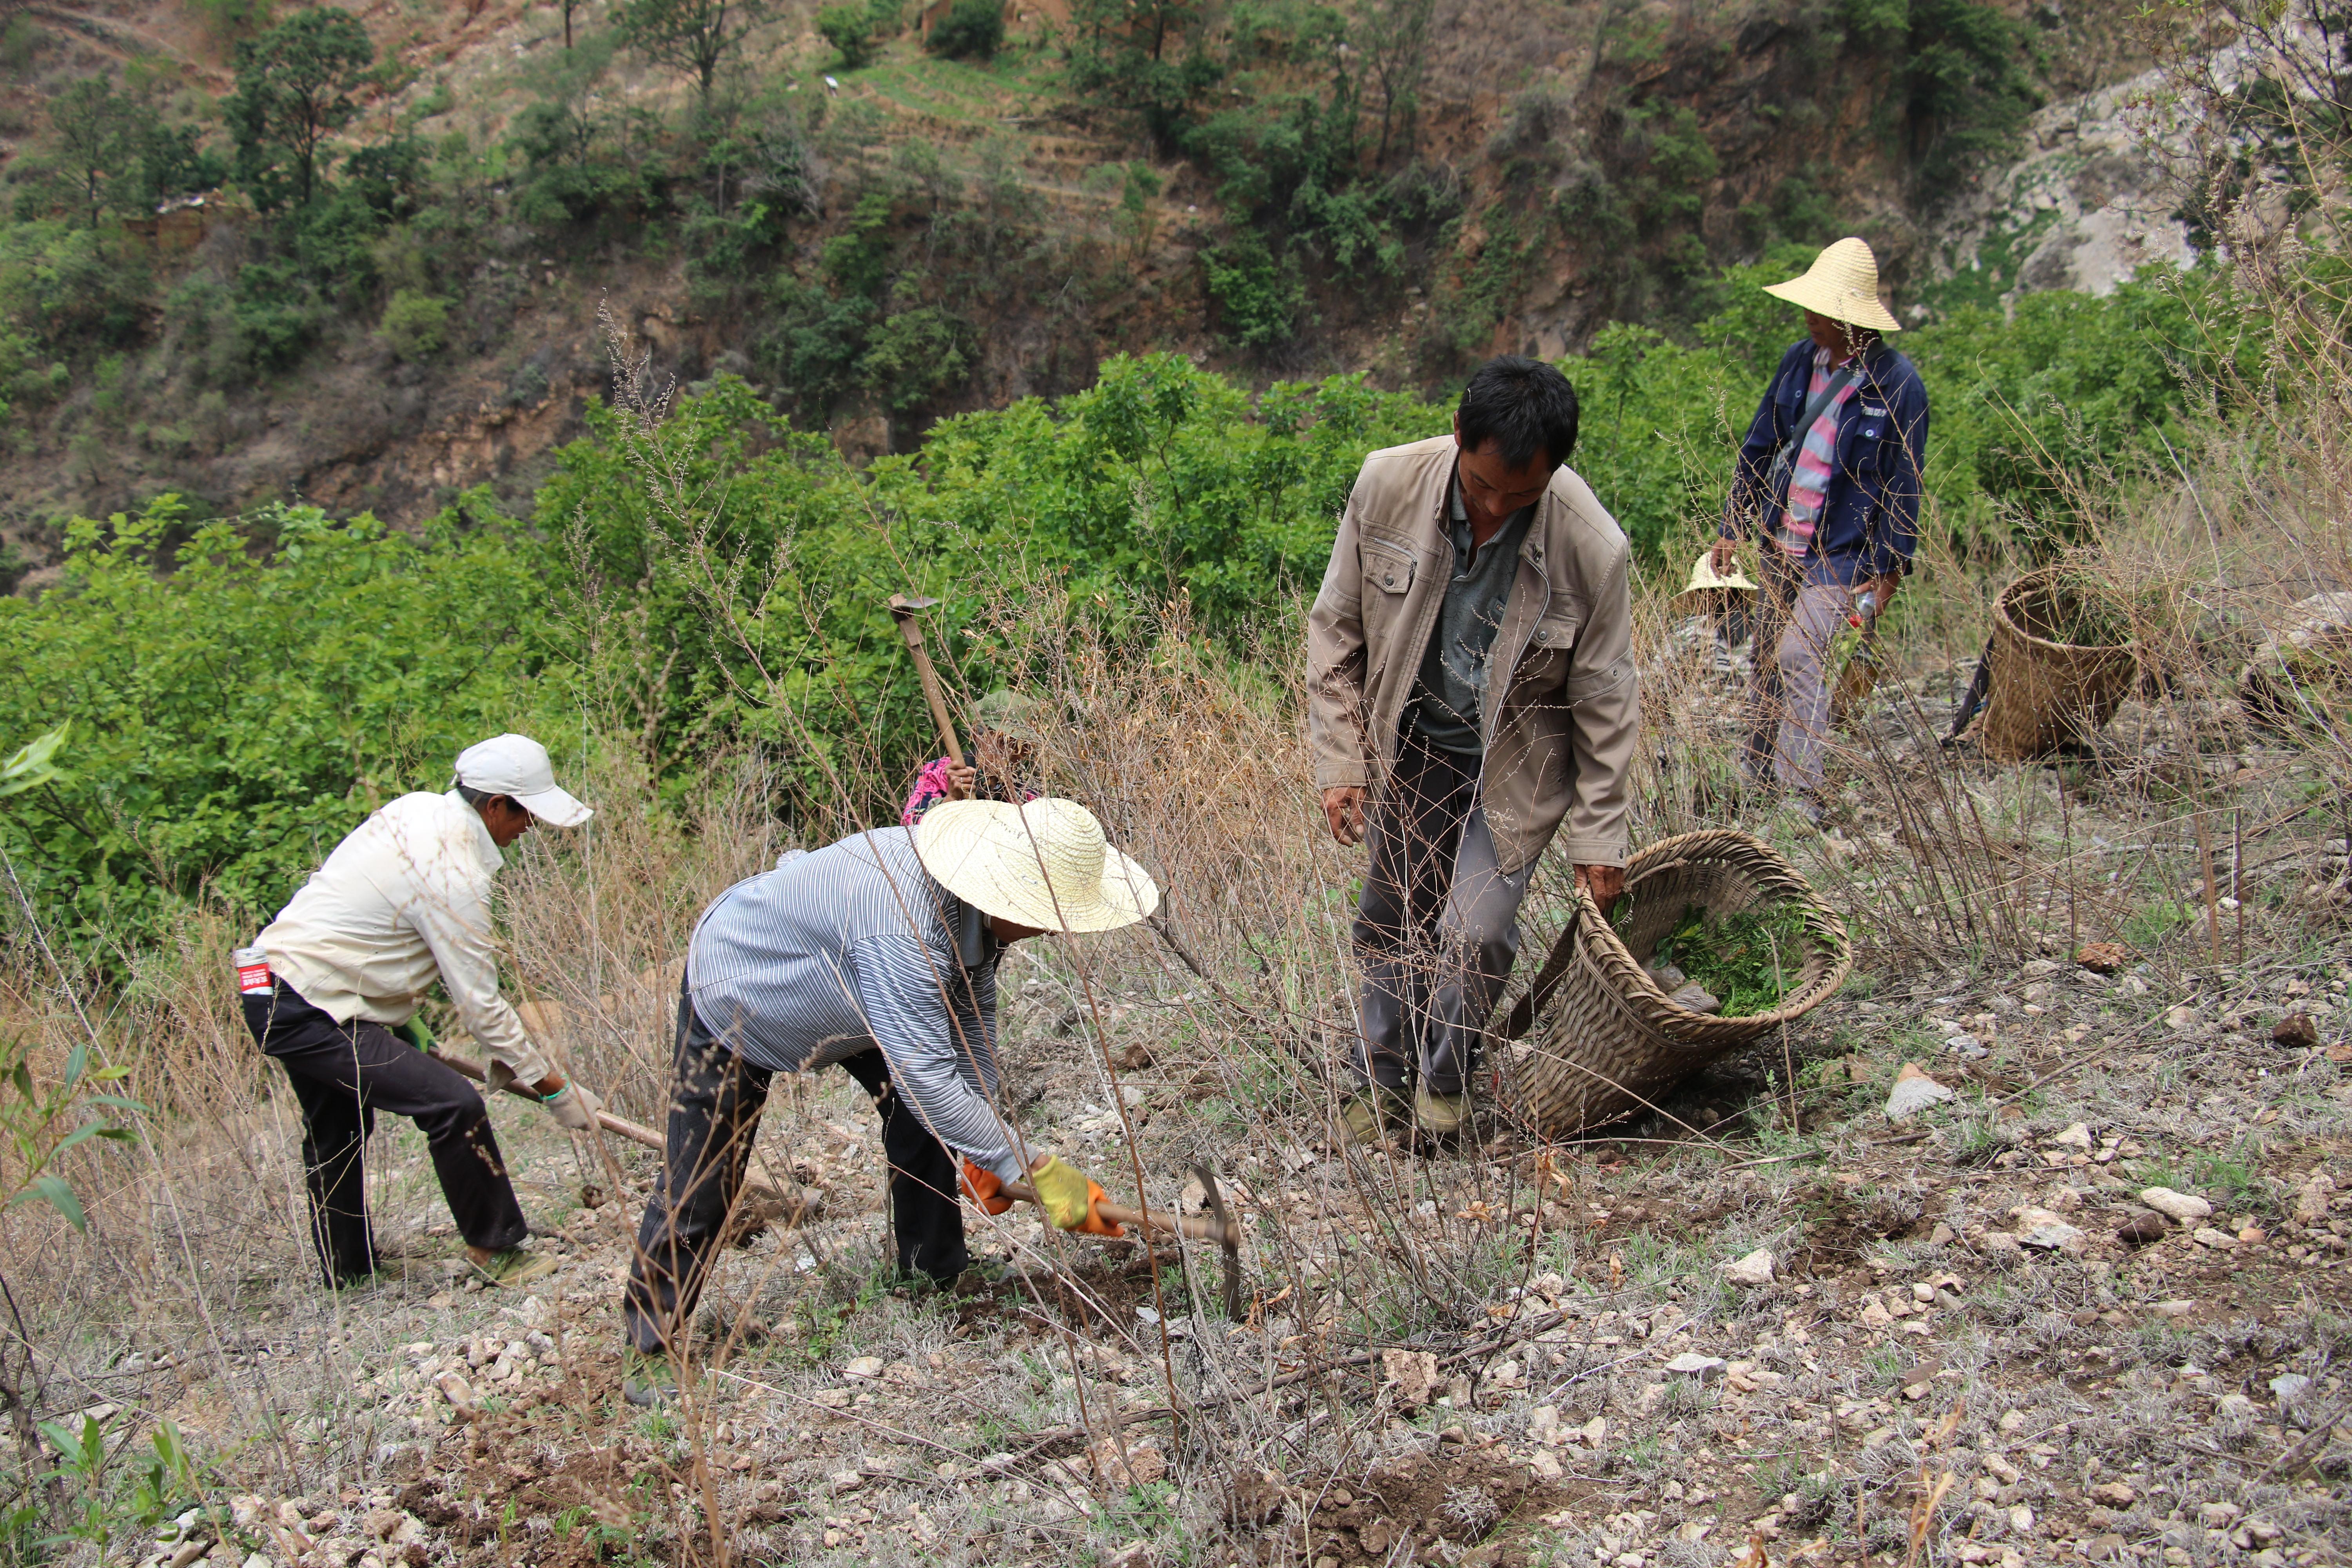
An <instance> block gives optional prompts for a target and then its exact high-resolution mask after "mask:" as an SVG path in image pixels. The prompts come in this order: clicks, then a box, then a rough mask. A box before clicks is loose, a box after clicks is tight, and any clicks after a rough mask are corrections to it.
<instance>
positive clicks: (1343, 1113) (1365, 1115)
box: [1339, 1086, 1408, 1149]
mask: <svg viewBox="0 0 2352 1568" xmlns="http://www.w3.org/2000/svg"><path fill="white" fill-rule="evenodd" d="M1407 1119H1408V1111H1407V1108H1406V1105H1405V1099H1404V1091H1403V1090H1402V1089H1381V1088H1379V1087H1377V1086H1375V1087H1373V1088H1370V1089H1364V1090H1362V1091H1361V1092H1360V1093H1358V1094H1357V1095H1355V1096H1354V1097H1352V1098H1351V1099H1349V1101H1348V1103H1347V1105H1346V1106H1345V1107H1343V1108H1342V1109H1341V1110H1340V1112H1339V1120H1340V1122H1341V1124H1342V1125H1344V1126H1345V1127H1346V1129H1347V1131H1348V1142H1350V1143H1354V1144H1357V1145H1358V1146H1360V1147H1362V1148H1367V1149H1369V1148H1372V1147H1374V1146H1376V1145H1378V1144H1379V1143H1381V1142H1383V1141H1384V1140H1385V1139H1386V1138H1387V1136H1388V1134H1389V1133H1390V1132H1391V1131H1396V1130H1399V1129H1401V1128H1402V1127H1403V1126H1404V1125H1405V1123H1406V1121H1407Z"/></svg>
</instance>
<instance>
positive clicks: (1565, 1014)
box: [1510, 828, 1853, 1138]
mask: <svg viewBox="0 0 2352 1568" xmlns="http://www.w3.org/2000/svg"><path fill="white" fill-rule="evenodd" d="M1625 897H1626V899H1627V900H1629V902H1630V906H1631V907H1630V910H1628V911H1627V912H1626V913H1625V915H1624V917H1623V919H1624V925H1625V933H1624V935H1623V936H1622V937H1621V936H1620V935H1619V934H1618V931H1617V930H1616V929H1615V928H1614V927H1612V925H1611V924H1610V922H1609V921H1606V920H1603V919H1602V918H1601V911H1600V910H1599V909H1598V908H1596V907H1595V906H1594V904H1593V902H1592V900H1591V897H1590V896H1589V895H1588V894H1586V893H1585V892H1584V891H1583V890H1582V889H1578V890H1577V892H1576V894H1575V898H1576V900H1577V918H1576V921H1575V924H1574V927H1573V929H1572V932H1571V933H1570V934H1571V935H1572V937H1573V942H1572V943H1571V944H1570V946H1569V947H1568V948H1567V949H1566V950H1564V951H1562V950H1556V951H1555V952H1554V953H1553V954H1552V959H1551V962H1549V963H1547V964H1546V965H1545V966H1544V970H1543V973H1541V974H1540V975H1538V978H1537V981H1536V984H1535V985H1534V987H1532V988H1531V990H1530V993H1529V996H1530V997H1531V998H1532V999H1533V1002H1534V1005H1532V1007H1529V1008H1528V1010H1529V1012H1530V1013H1531V1014H1532V1017H1531V1019H1530V1020H1528V1021H1530V1022H1531V1023H1532V1028H1531V1029H1530V1030H1529V1031H1528V1044H1526V1045H1524V1046H1521V1047H1517V1049H1516V1050H1515V1051H1514V1052H1513V1053H1512V1067H1511V1073H1510V1077H1511V1095H1512V1100H1514V1102H1515V1103H1516V1106H1517V1110H1518V1112H1519V1114H1521V1115H1522V1116H1524V1117H1525V1118H1526V1119H1527V1121H1528V1122H1530V1123H1531V1124H1532V1125H1533V1126H1534V1127H1535V1128H1536V1129H1537V1131H1540V1132H1541V1133H1543V1134H1544V1135H1545V1136H1547V1137H1551V1138H1569V1137H1573V1136H1575V1135H1576V1134H1578V1133H1580V1132H1582V1131H1585V1130H1586V1129H1588V1128H1591V1127H1597V1126H1600V1125H1601V1124H1602V1123H1604V1122H1608V1121H1614V1120H1616V1119H1617V1118H1618V1117H1621V1116H1624V1115H1627V1114H1629V1113H1631V1112H1633V1111H1636V1110H1643V1109H1644V1108H1646V1107H1648V1106H1650V1105H1653V1104H1654V1103H1656V1102H1657V1100H1659V1099H1660V1097H1661V1096H1663V1095H1664V1092H1665V1091H1666V1090H1667V1089H1670V1088H1671V1087H1672V1086H1673V1085H1674V1084H1675V1082H1677V1081H1678V1080H1680V1079H1683V1078H1685V1077H1686V1076H1687V1075H1689V1074H1690V1073H1693V1072H1696V1071H1697V1070H1698V1069H1699V1068H1703V1067H1705V1066H1706V1065H1707V1064H1708V1063H1709V1062H1711V1061H1713V1060H1715V1059H1716V1058H1717V1057H1720V1056H1722V1055H1724V1054H1725V1053H1727V1052H1729V1051H1734V1050H1737V1049H1738V1048H1740V1047H1743V1046H1746V1045H1748V1044H1749V1043H1751V1042H1752V1041H1755V1040H1756V1039H1758V1038H1759V1037H1763V1036H1765V1035H1768V1034H1770V1033H1772V1032H1773V1031H1774V1030H1776V1029H1777V1028H1779V1027H1780V1025H1782V1024H1784V1023H1786V1022H1789V1021H1790V1020H1791V1019H1794V1018H1798V1017H1801V1016H1803V1015H1805V1014H1806V1013H1809V1012H1811V1011H1812V1009H1814V1008H1815V1007H1818V1006H1819V1005H1821V1004H1822V1002H1824V1001H1826V1000H1828V998H1829V996H1830V994H1831V993H1832V992H1834V991H1835V990H1836V989H1837V988H1838V987H1839V985H1841V984H1843V983H1844V981H1845V977H1846V973H1847V972H1848V971H1849V970H1851V969H1852V968H1853V947H1852V945H1851V943H1850V942H1848V940H1847V938H1846V931H1845V925H1844V922H1843V921H1840V920H1839V919H1838V918H1837V916H1836V915H1834V914H1832V913H1831V912H1830V910H1829V909H1828V908H1827V907H1826V906H1825V905H1823V904H1822V901H1821V900H1820V898H1819V897H1818V896H1817V895H1815V893H1814V892H1813V889H1812V888H1811V885H1810V884H1809V883H1807V882H1806V880H1805V879H1803V878H1802V877H1801V876H1799V875H1798V874H1797V869H1796V868H1795V867H1793V866H1791V865H1790V864H1789V863H1788V861H1786V860H1784V859H1782V858H1780V856H1779V855H1777V854H1775V853H1774V852H1773V850H1772V848H1771V847H1770V846H1769V845H1767V844H1765V843H1763V842H1761V841H1760V840H1759V839H1756V838H1752V837H1749V836H1748V835H1747V834H1745V833H1739V832H1736V831H1733V830H1731V829H1728V828H1718V829H1710V830H1708V831H1706V832H1700V833H1685V834H1683V835H1681V836H1680V837H1675V838H1669V839H1665V840H1664V841H1663V842H1661V843H1657V844H1654V845H1652V846H1650V847H1648V848H1646V849H1643V850H1642V851H1641V852H1640V853H1639V854H1637V855H1635V856H1634V857H1633V859H1632V860H1630V861H1629V862H1627V864H1626V867H1625ZM1783 903H1785V904H1789V905H1791V906H1793V907H1794V909H1795V910H1796V912H1797V914H1798V916H1799V918H1800V920H1801V924H1802V929H1803V931H1804V940H1803V951H1802V952H1797V953H1791V954H1790V955H1789V967H1788V973H1789V982H1788V984H1787V986H1786V987H1785V989H1784V990H1783V992H1782V994H1781V997H1780V1005H1779V1006H1778V1007H1775V1008H1773V1009H1772V1010H1771V1011H1770V1012H1769V1013H1757V1014H1752V1015H1750V1016H1746V1017H1719V1016H1710V1015H1708V1014H1705V1013H1693V1012H1690V1011H1687V1010H1686V1009H1685V1008H1682V1007H1678V1006H1676V1005H1675V1004H1674V1003H1672V1002H1670V1001H1668V1000H1667V998H1666V994H1665V993H1664V991H1662V990H1660V989H1659V987H1658V984H1657V982H1656V981H1654V979H1652V978H1651V976H1650V973H1649V972H1648V971H1647V970H1645V969H1644V968H1643V963H1646V962H1647V961H1648V960H1649V958H1650V957H1651V955H1652V954H1653V953H1654V952H1655V951H1656V949H1657V946H1658V943H1659V942H1661V941H1662V940H1663V939H1664V937H1665V936H1666V935H1667V934H1668V933H1669V932H1671V931H1674V930H1675V927H1677V926H1678V925H1680V924H1681V923H1682V921H1683V920H1684V918H1685V915H1687V914H1688V913H1689V912H1690V911H1691V910H1693V909H1696V910H1700V911H1701V912H1703V913H1704V914H1706V916H1708V917H1709V918H1711V919H1715V920H1722V919H1725V918H1727V917H1729V916H1732V915H1737V914H1739V913H1742V912H1743V911H1745V910H1749V909H1752V908H1754V907H1755V906H1757V905H1759V904H1783ZM1521 1005H1522V1006H1523V1007H1528V1002H1527V1001H1526V1000H1523V1001H1522V1004H1521ZM1513 1022H1514V1024H1515V1025H1516V1024H1517V1023H1519V1022H1521V1020H1520V1019H1518V1018H1517V1017H1515V1018H1514V1020H1513Z"/></svg>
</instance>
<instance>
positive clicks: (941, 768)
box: [898, 757, 1037, 827]
mask: <svg viewBox="0 0 2352 1568" xmlns="http://www.w3.org/2000/svg"><path fill="white" fill-rule="evenodd" d="M997 787H998V786H997V785H995V784H992V783H991V782H990V781H989V779H988V778H987V777H986V776H985V775H982V778H981V781H980V790H981V798H982V799H983V800H1002V799H1003V798H1004V797H1003V796H1002V795H992V794H990V793H989V792H990V791H992V790H993V789H995V788H997ZM947 797H948V760H947V759H946V758H945V757H933V758H932V759H931V760H930V761H929V762H928V763H924V764H923V771H922V772H920V773H917V774H916V775H915V787H914V788H913V789H911V790H909V791H908V794H907V809H906V810H904V811H902V812H900V813H899V814H898V826H901V827H912V826H915V824H917V823H919V822H920V821H922V820H923V813H925V812H927V811H929V810H930V809H931V807H933V806H935V805H939V804H940V802H941V801H943V800H945V799H947ZM1036 798H1037V792H1036V791H1035V790H1034V789H1025V788H1024V790H1022V791H1021V799H1022V802H1023V803H1024V805H1025V804H1026V803H1028V802H1030V801H1033V800H1035V799H1036Z"/></svg>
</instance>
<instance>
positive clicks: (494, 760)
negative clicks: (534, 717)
mask: <svg viewBox="0 0 2352 1568" xmlns="http://www.w3.org/2000/svg"><path fill="white" fill-rule="evenodd" d="M457 782H458V783H459V784H464V785H465V786H466V787H467V789H471V790H479V791H481V792H482V793H483V794H484V795H505V796H507V797H508V798H509V799H510V800H512V801H514V802H516V803H517V804H518V805H521V806H522V807H523V808H524V809H525V810H527V811H529V812H530V814H531V815H532V816H536V817H538V818H539V819H540V820H541V822H545V823H548V824H550V825H551V826H556V827H577V826H580V825H581V824H582V823H583V822H585V821H587V820H588V819H589V818H590V817H592V816H595V815H596V814H595V813H594V812H593V811H591V810H589V809H588V808H587V807H586V806H584V805H581V804H580V803H579V802H578V801H576V800H574V799H572V796H571V795H568V794H566V793H565V792H564V791H562V790H560V789H558V788H556V787H555V767H554V764H553V763H550V762H549V761H548V760H547V748H546V747H545V746H542V745H541V744H540V743H539V742H537V741H534V740H532V739H531V738H530V736H529V735H497V736H493V737H492V738H490V739H489V740H487V741H484V742H481V743H479V744H478V745H472V746H468V747H467V748H466V749H465V750H464V751H462V752H458V753H457Z"/></svg>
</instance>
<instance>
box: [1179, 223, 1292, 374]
mask: <svg viewBox="0 0 2352 1568" xmlns="http://www.w3.org/2000/svg"><path fill="white" fill-rule="evenodd" d="M1201 270H1202V274H1203V276H1204V277H1205V279H1206V280H1207V283H1208V291H1209V301H1210V304H1211V306H1212V308H1213V312H1214V319H1215V321H1216V325H1217V329H1218V331H1219V332H1220V333H1221V334H1222V335H1223V337H1224V339H1225V341H1226V342H1230V343H1232V344H1234V346H1235V347H1236V348H1244V349H1260V350H1263V349H1271V348H1276V347H1279V346H1280V345H1281V344H1284V343H1286V342H1289V341H1290V340H1291V338H1292V336H1293V335H1295V334H1296V333H1297V330H1298V313H1299V311H1300V310H1303V309H1304V308H1305V307H1306V304H1307V285H1306V281H1305V279H1302V278H1301V277H1300V276H1299V273H1298V268H1297V264H1296V263H1295V262H1289V261H1286V260H1283V259H1279V258H1276V256H1275V254H1274V253H1273V251H1272V250H1271V249H1269V248H1268V247H1267V246H1266V243H1265V239H1264V238H1263V237H1261V236H1260V235H1259V234H1258V233H1257V232H1256V231H1255V230H1254V229H1252V230H1244V232H1242V233H1240V234H1237V235H1235V236H1234V237H1233V238H1232V240H1230V241H1229V242H1228V243H1226V244H1224V245H1220V246H1213V247H1211V248H1209V249H1207V250H1204V251H1202V253H1201Z"/></svg>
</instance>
